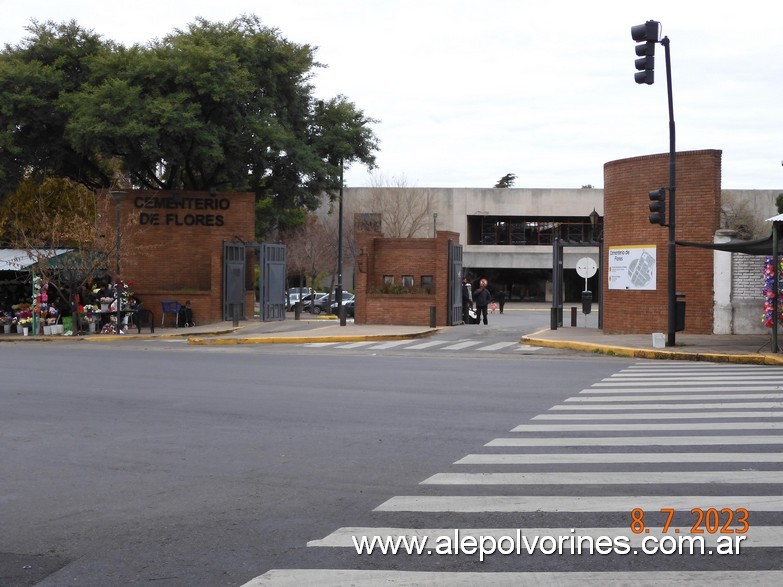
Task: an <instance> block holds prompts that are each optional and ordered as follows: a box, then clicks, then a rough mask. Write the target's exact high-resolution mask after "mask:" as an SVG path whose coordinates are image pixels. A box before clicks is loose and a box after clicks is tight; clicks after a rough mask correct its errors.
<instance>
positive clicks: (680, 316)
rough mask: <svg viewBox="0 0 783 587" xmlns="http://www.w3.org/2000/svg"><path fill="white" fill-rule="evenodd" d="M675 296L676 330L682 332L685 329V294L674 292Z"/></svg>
mask: <svg viewBox="0 0 783 587" xmlns="http://www.w3.org/2000/svg"><path fill="white" fill-rule="evenodd" d="M674 297H675V298H676V301H675V304H674V307H675V310H676V312H675V314H674V316H675V325H674V330H675V331H676V332H680V331H682V330H685V294H684V293H676V294H674Z"/></svg>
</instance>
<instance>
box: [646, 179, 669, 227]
mask: <svg viewBox="0 0 783 587" xmlns="http://www.w3.org/2000/svg"><path fill="white" fill-rule="evenodd" d="M649 196H650V212H651V214H650V216H649V219H650V224H660V225H661V226H666V188H660V189H657V190H653V191H651V192H650V193H649Z"/></svg>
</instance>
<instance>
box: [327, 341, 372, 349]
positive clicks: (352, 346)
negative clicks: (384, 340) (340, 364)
mask: <svg viewBox="0 0 783 587" xmlns="http://www.w3.org/2000/svg"><path fill="white" fill-rule="evenodd" d="M374 343H375V341H373V340H364V341H361V342H351V343H348V344H341V345H339V346H336V347H334V348H336V349H358V348H361V347H363V346H369V345H371V344H374Z"/></svg>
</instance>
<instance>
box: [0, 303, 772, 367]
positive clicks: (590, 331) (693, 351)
mask: <svg viewBox="0 0 783 587" xmlns="http://www.w3.org/2000/svg"><path fill="white" fill-rule="evenodd" d="M520 307H525V308H526V309H532V310H533V311H541V310H542V308H534V307H532V306H531V307H530V308H528V307H527V305H524V306H521V305H520ZM441 328H461V326H454V327H441ZM441 328H429V327H428V326H384V325H366V324H355V323H354V322H353V321H352V320H349V321H348V322H347V323H346V325H345V326H340V323H339V321H338V320H337V319H335V318H333V317H325V316H322V317H318V318H316V317H314V316H310V315H309V314H308V315H306V316H304V315H303V316H302V319H301V320H294V319H293V314H291V315H290V317H289V316H287V317H286V319H285V320H282V321H276V322H259V321H256V320H252V321H241V322H239V326H236V327H235V326H234V324H233V322H230V321H228V322H219V323H216V324H208V325H205V326H196V327H193V328H159V327H156V329H155V332H154V334H153V333H150V332H148V331H147V329H144V331H142V334H137V332H136V331H135V330H133V331H132V332H131V333H129V334H124V335H100V334H96V335H87V336H71V337H64V336H28V337H23V336H21V335H18V334H6V335H0V342H33V341H47V342H54V341H64V340H71V341H82V342H88V343H100V342H108V341H117V340H128V339H137V340H143V339H158V338H186V339H187V342H188V344H193V345H227V344H238V345H239V344H276V343H277V344H280V343H288V344H294V343H308V342H354V341H356V342H358V341H369V340H396V339H415V338H422V337H426V336H431V335H433V334H435V333H436V332H438V330H440V329H441ZM519 336H520V342H522V343H525V344H529V345H532V346H541V347H551V348H563V349H572V350H576V351H582V352H588V353H600V354H606V355H616V356H624V357H636V358H645V359H673V360H688V361H713V362H727V363H748V364H762V365H783V353H772V352H771V338H770V335H769V334H749V335H696V334H683V333H681V332H678V333H677V334H676V337H675V338H676V340H675V342H676V345H675V346H674V347H665V348H654V347H653V341H652V334H617V335H615V334H612V335H610V334H604V332H603V331H602V330H599V329H597V328H585V327H561V328H558V329H557V330H550V329H548V328H547V329H540V330H538V331H535V332H532V333H525V332H519Z"/></svg>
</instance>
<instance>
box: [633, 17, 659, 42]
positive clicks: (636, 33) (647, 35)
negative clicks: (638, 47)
mask: <svg viewBox="0 0 783 587" xmlns="http://www.w3.org/2000/svg"><path fill="white" fill-rule="evenodd" d="M660 26H661V23H659V22H658V21H657V20H648V21H647V22H646V23H644V24H637V25H636V26H632V27H631V38H632V39H633V40H634V41H636V42H637V43H641V42H647V41H653V42H657V41H658V32H659V30H660Z"/></svg>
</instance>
